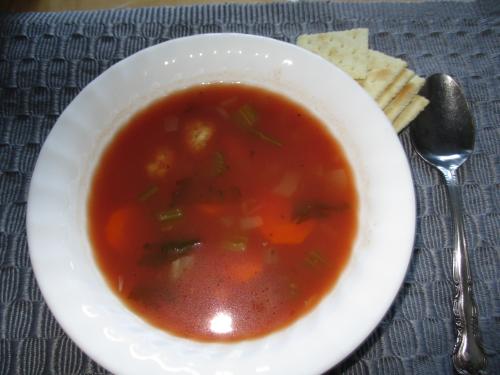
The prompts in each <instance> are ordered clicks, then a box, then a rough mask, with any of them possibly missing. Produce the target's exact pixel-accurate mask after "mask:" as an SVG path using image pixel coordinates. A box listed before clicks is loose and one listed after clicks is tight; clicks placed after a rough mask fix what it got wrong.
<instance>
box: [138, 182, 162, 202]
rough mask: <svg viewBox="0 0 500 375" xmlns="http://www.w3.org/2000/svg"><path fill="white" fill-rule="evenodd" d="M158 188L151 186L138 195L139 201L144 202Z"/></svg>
mask: <svg viewBox="0 0 500 375" xmlns="http://www.w3.org/2000/svg"><path fill="white" fill-rule="evenodd" d="M158 190H159V189H158V186H156V185H151V186H150V187H148V188H147V189H146V190H144V191H143V192H142V193H141V194H140V195H139V201H140V202H145V201H147V200H148V199H149V198H151V197H152V196H153V195H155V194H156V193H157V192H158Z"/></svg>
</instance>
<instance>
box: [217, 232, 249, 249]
mask: <svg viewBox="0 0 500 375" xmlns="http://www.w3.org/2000/svg"><path fill="white" fill-rule="evenodd" d="M247 244H248V238H247V237H244V236H237V237H232V238H230V239H229V240H227V241H225V242H224V245H223V247H224V250H228V251H234V252H238V253H240V252H244V251H246V250H247Z"/></svg>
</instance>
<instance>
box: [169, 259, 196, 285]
mask: <svg viewBox="0 0 500 375" xmlns="http://www.w3.org/2000/svg"><path fill="white" fill-rule="evenodd" d="M193 264H194V256H193V255H187V256H184V257H182V258H178V259H176V260H174V261H173V262H172V263H171V264H170V278H171V279H172V280H178V279H180V278H181V276H182V275H183V274H184V272H186V271H187V270H188V269H190V268H191V267H192V266H193Z"/></svg>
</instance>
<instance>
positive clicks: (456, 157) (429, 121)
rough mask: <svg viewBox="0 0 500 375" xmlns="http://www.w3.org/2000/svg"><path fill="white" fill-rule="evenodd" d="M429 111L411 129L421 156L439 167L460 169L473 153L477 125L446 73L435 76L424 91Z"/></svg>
mask: <svg viewBox="0 0 500 375" xmlns="http://www.w3.org/2000/svg"><path fill="white" fill-rule="evenodd" d="M421 95H423V96H425V97H426V98H427V99H429V101H430V104H429V106H428V107H427V109H426V110H425V111H424V112H422V113H421V114H420V116H419V117H418V119H417V120H416V122H415V126H412V127H411V128H410V133H411V139H412V142H413V145H414V147H415V149H416V151H417V152H418V153H419V154H420V156H421V157H422V158H423V159H424V160H425V161H427V162H428V163H430V164H431V165H433V166H435V167H437V168H455V169H456V168H458V167H459V166H460V165H462V164H463V163H464V162H465V160H467V158H468V157H469V155H470V154H472V151H473V149H474V139H475V126H474V121H473V119H472V116H471V114H470V112H469V109H468V106H467V102H466V100H465V97H464V95H463V93H462V90H461V89H460V86H459V85H458V84H457V82H456V81H455V80H454V79H453V78H451V77H450V76H448V75H446V74H434V75H433V76H431V77H429V78H428V79H427V81H426V83H425V85H424V87H423V88H422V91H421Z"/></svg>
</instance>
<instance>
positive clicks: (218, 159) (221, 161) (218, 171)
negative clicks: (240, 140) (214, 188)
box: [213, 151, 229, 176]
mask: <svg viewBox="0 0 500 375" xmlns="http://www.w3.org/2000/svg"><path fill="white" fill-rule="evenodd" d="M228 169H229V167H228V166H227V164H226V160H225V158H224V155H223V154H222V152H219V151H218V152H216V153H215V154H214V159H213V173H214V175H215V176H222V175H223V174H224V173H225V172H226V171H227V170H228Z"/></svg>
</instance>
